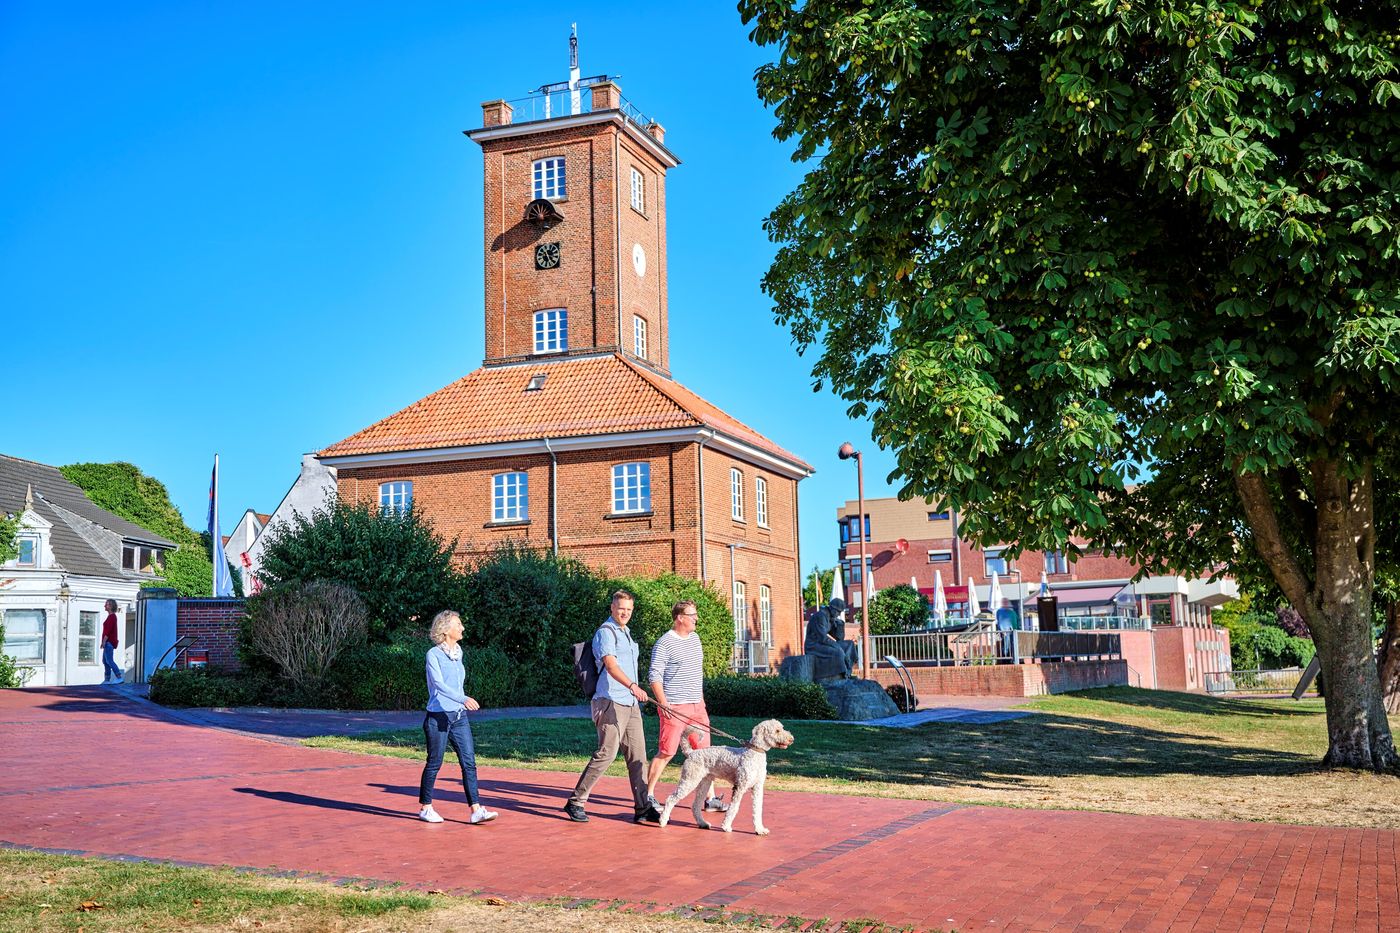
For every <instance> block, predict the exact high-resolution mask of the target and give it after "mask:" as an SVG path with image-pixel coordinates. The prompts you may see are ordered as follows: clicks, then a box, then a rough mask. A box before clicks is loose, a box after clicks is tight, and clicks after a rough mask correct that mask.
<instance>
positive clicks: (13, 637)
mask: <svg viewBox="0 0 1400 933" xmlns="http://www.w3.org/2000/svg"><path fill="white" fill-rule="evenodd" d="M4 619H5V647H4V652H5V654H7V655H9V656H10V657H12V658H14V659H15V660H16V661H17V662H19V663H20V664H43V663H44V648H45V645H46V643H47V642H48V616H47V614H46V613H45V612H44V610H42V609H6V610H5V614H4Z"/></svg>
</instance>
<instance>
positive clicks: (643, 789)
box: [564, 590, 661, 823]
mask: <svg viewBox="0 0 1400 933" xmlns="http://www.w3.org/2000/svg"><path fill="white" fill-rule="evenodd" d="M632 606H633V599H632V594H631V593H629V592H627V591H626V590H618V591H617V592H616V593H613V595H612V614H611V615H610V616H609V617H608V620H607V621H606V622H604V623H603V624H602V625H601V626H599V628H598V631H597V632H596V633H595V634H594V636H593V642H592V649H593V658H594V661H595V664H596V665H597V671H598V686H597V688H596V689H595V690H594V692H593V698H592V701H591V703H590V704H589V713H590V715H591V716H592V717H593V726H594V728H596V729H597V730H598V748H597V750H595V751H594V752H593V757H592V758H590V759H589V761H588V764H587V766H585V767H584V769H583V774H581V775H579V779H578V784H577V785H575V786H574V792H573V794H571V795H570V796H569V802H568V803H566V804H564V812H565V813H567V814H568V815H569V819H571V820H573V821H574V822H575V823H587V822H588V812H587V811H586V810H585V809H584V806H585V804H587V803H588V794H589V792H590V791H592V790H593V785H594V784H596V783H598V779H599V778H600V777H602V776H603V772H605V771H607V770H608V767H609V766H610V765H611V764H612V763H613V761H614V760H616V759H617V752H618V749H619V748H621V750H622V754H623V756H624V757H625V758H626V760H627V777H628V779H629V780H630V781H631V783H632V801H633V817H632V818H633V820H634V821H636V822H638V823H643V822H650V823H659V822H661V814H660V812H658V811H657V809H656V807H654V806H652V805H651V802H650V801H649V800H647V774H646V771H647V747H646V734H645V733H644V732H643V731H642V704H643V703H645V702H646V699H647V694H646V691H645V690H643V689H642V687H641V685H640V684H638V683H637V655H638V654H639V653H640V649H639V648H638V647H637V642H636V641H635V640H633V638H632V633H631V632H629V631H628V630H627V623H628V622H630V621H632Z"/></svg>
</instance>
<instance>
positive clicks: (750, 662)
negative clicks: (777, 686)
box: [730, 641, 768, 674]
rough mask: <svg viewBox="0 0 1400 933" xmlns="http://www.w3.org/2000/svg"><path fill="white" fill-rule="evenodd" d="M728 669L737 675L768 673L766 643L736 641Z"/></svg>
mask: <svg viewBox="0 0 1400 933" xmlns="http://www.w3.org/2000/svg"><path fill="white" fill-rule="evenodd" d="M730 667H732V668H733V669H734V671H735V672H736V673H739V674H766V673H768V643H767V642H766V641H736V642H735V643H734V657H733V659H732V660H731V662H730Z"/></svg>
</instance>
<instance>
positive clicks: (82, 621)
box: [78, 611, 97, 664]
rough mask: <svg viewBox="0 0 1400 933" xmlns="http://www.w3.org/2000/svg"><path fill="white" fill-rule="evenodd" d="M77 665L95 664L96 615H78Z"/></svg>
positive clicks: (83, 613) (89, 613) (85, 612)
mask: <svg viewBox="0 0 1400 933" xmlns="http://www.w3.org/2000/svg"><path fill="white" fill-rule="evenodd" d="M78 663H79V664H96V663H97V613H96V612H88V611H83V612H79V613H78Z"/></svg>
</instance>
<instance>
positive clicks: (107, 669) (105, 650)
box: [102, 599, 125, 684]
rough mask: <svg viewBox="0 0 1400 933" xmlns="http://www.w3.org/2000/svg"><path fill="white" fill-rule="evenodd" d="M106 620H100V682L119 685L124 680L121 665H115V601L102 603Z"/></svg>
mask: <svg viewBox="0 0 1400 933" xmlns="http://www.w3.org/2000/svg"><path fill="white" fill-rule="evenodd" d="M103 608H104V609H106V610H107V618H105V619H103V620H102V682H103V683H104V684H119V683H121V682H122V681H123V680H124V679H125V675H123V674H122V668H121V665H120V664H118V663H117V659H116V653H117V601H116V600H115V599H109V600H107V602H105V603H103Z"/></svg>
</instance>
